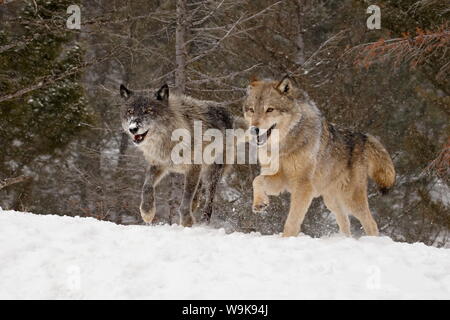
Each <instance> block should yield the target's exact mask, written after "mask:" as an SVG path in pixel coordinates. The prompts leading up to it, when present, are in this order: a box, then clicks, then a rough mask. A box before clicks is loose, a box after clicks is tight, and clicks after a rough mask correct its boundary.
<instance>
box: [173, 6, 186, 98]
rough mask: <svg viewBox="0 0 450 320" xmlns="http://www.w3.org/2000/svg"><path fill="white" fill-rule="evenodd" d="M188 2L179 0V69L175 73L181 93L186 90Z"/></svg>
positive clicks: (177, 49) (177, 35) (176, 47)
mask: <svg viewBox="0 0 450 320" xmlns="http://www.w3.org/2000/svg"><path fill="white" fill-rule="evenodd" d="M187 23H188V20H187V9H186V0H177V29H176V33H175V55H176V63H177V68H176V71H175V87H176V89H177V90H178V91H179V92H180V93H184V92H185V90H186V56H187V52H186V33H187V29H188V28H187Z"/></svg>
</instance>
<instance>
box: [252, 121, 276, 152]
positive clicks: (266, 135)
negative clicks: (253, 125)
mask: <svg viewBox="0 0 450 320" xmlns="http://www.w3.org/2000/svg"><path fill="white" fill-rule="evenodd" d="M276 125H277V124H276V123H275V124H273V125H272V126H271V127H270V128H269V129H267V130H266V132H264V133H263V134H261V135H259V136H256V144H257V145H258V146H263V145H264V144H266V142H267V140H268V139H269V137H270V134H271V133H272V130H273V129H274V128H275V126H276Z"/></svg>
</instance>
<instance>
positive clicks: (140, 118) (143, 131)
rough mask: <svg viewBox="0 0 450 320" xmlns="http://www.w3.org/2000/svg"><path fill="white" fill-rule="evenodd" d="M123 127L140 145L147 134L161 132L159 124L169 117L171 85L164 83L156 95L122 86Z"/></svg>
mask: <svg viewBox="0 0 450 320" xmlns="http://www.w3.org/2000/svg"><path fill="white" fill-rule="evenodd" d="M120 95H121V96H122V98H123V101H124V103H123V104H122V127H123V129H124V130H125V132H127V133H128V134H129V135H130V136H131V138H132V139H133V142H134V143H135V144H136V145H139V144H141V143H143V142H144V141H145V139H146V138H147V136H151V135H152V134H157V133H159V132H158V131H159V130H160V128H159V126H158V124H160V123H162V122H163V121H165V120H166V118H167V117H168V112H167V110H168V105H169V87H168V86H167V84H164V85H163V86H162V87H161V88H160V89H159V90H158V91H157V92H156V93H155V94H154V95H141V94H136V93H134V92H132V91H131V90H129V89H127V87H125V86H124V85H121V86H120Z"/></svg>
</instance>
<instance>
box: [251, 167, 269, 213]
mask: <svg viewBox="0 0 450 320" xmlns="http://www.w3.org/2000/svg"><path fill="white" fill-rule="evenodd" d="M265 178H266V177H265V176H257V177H256V178H255V179H254V180H253V206H252V210H253V212H254V213H261V212H263V211H264V210H265V209H266V208H267V207H268V206H269V197H268V196H267V193H266V190H265V185H266V184H265Z"/></svg>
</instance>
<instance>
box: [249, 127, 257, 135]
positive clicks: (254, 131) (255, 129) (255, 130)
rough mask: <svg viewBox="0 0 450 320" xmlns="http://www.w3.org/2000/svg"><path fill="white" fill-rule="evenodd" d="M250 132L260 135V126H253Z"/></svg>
mask: <svg viewBox="0 0 450 320" xmlns="http://www.w3.org/2000/svg"><path fill="white" fill-rule="evenodd" d="M250 133H251V134H252V135H254V136H259V128H258V127H251V128H250Z"/></svg>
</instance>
